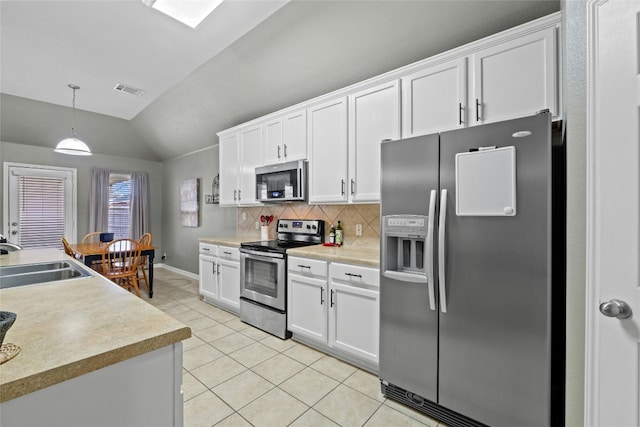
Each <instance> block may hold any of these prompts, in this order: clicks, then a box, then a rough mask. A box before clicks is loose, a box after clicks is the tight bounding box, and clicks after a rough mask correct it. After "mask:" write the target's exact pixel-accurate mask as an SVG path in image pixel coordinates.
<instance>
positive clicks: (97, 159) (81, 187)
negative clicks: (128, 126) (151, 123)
mask: <svg viewBox="0 0 640 427" xmlns="http://www.w3.org/2000/svg"><path fill="white" fill-rule="evenodd" d="M4 162H15V163H28V164H36V165H47V166H60V167H69V168H75V169H77V180H78V189H77V194H78V203H77V206H78V208H77V209H78V224H77V233H78V236H77V237H76V236H67V238H68V239H69V241H71V242H75V241H77V240H81V239H82V236H84V235H85V234H86V233H87V232H88V231H89V191H90V185H91V172H90V171H91V168H92V167H101V168H109V169H112V170H114V171H121V172H131V171H144V172H147V173H148V174H149V185H150V187H151V213H150V221H151V230H150V231H151V233H152V234H153V244H154V245H155V246H158V247H162V215H163V214H162V193H163V191H162V164H161V163H159V162H152V161H147V160H137V159H131V158H127V157H116V156H107V155H102V154H94V155H93V156H91V157H83V156H68V155H65V154H58V153H54V152H53V149H52V148H43V147H37V146H33V145H25V144H15V143H10V142H0V163H4ZM3 197H4V173H1V174H0V200H3ZM2 215H3V212H2V211H0V224H4V218H2ZM1 229H2V227H0V230H1ZM0 232H1V231H0Z"/></svg>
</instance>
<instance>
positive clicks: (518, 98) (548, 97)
mask: <svg viewBox="0 0 640 427" xmlns="http://www.w3.org/2000/svg"><path fill="white" fill-rule="evenodd" d="M471 61H472V63H473V88H472V96H471V99H472V102H473V104H474V105H473V109H474V115H473V116H472V117H471V118H470V119H471V124H472V125H475V124H483V123H489V122H496V121H500V120H507V119H512V118H516V117H522V116H526V115H531V114H535V113H536V112H537V111H540V110H543V109H549V110H550V112H551V115H552V116H553V117H556V116H558V88H557V53H556V30H555V28H546V29H543V30H541V31H537V32H534V33H531V34H528V35H524V36H520V37H515V38H513V39H511V40H507V41H504V42H502V43H500V44H497V45H495V46H492V47H489V48H486V49H483V50H480V51H478V52H476V53H474V54H473V55H472V56H471Z"/></svg>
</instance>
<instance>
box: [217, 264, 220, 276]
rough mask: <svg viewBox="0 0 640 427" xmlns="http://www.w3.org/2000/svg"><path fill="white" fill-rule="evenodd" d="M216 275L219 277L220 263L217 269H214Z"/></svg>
mask: <svg viewBox="0 0 640 427" xmlns="http://www.w3.org/2000/svg"><path fill="white" fill-rule="evenodd" d="M216 274H217V275H218V276H219V275H220V263H218V268H217V269H216Z"/></svg>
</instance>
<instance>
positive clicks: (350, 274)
mask: <svg viewBox="0 0 640 427" xmlns="http://www.w3.org/2000/svg"><path fill="white" fill-rule="evenodd" d="M329 277H330V278H331V280H332V281H339V282H342V283H348V284H350V285H354V286H365V287H373V288H379V287H380V274H379V270H378V269H377V268H370V267H362V266H359V265H351V264H338V263H331V264H330V265H329Z"/></svg>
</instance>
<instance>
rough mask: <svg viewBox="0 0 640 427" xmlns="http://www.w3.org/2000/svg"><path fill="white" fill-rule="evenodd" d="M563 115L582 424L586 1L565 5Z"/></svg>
mask: <svg viewBox="0 0 640 427" xmlns="http://www.w3.org/2000/svg"><path fill="white" fill-rule="evenodd" d="M562 11H563V19H564V22H563V28H564V46H563V49H564V51H563V65H564V75H563V91H562V96H563V102H564V112H563V116H564V117H565V120H566V131H567V133H566V136H567V139H566V143H567V368H566V369H567V382H566V386H567V393H566V413H567V416H566V425H567V426H582V425H583V423H584V402H583V399H584V339H585V329H584V323H585V291H586V288H585V281H586V279H585V274H586V243H585V241H586V212H587V211H586V165H587V158H586V157H587V156H586V101H587V96H586V83H585V81H586V75H587V68H586V54H587V33H586V31H587V30H586V19H587V12H586V1H585V0H569V1H563V3H562Z"/></svg>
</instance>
